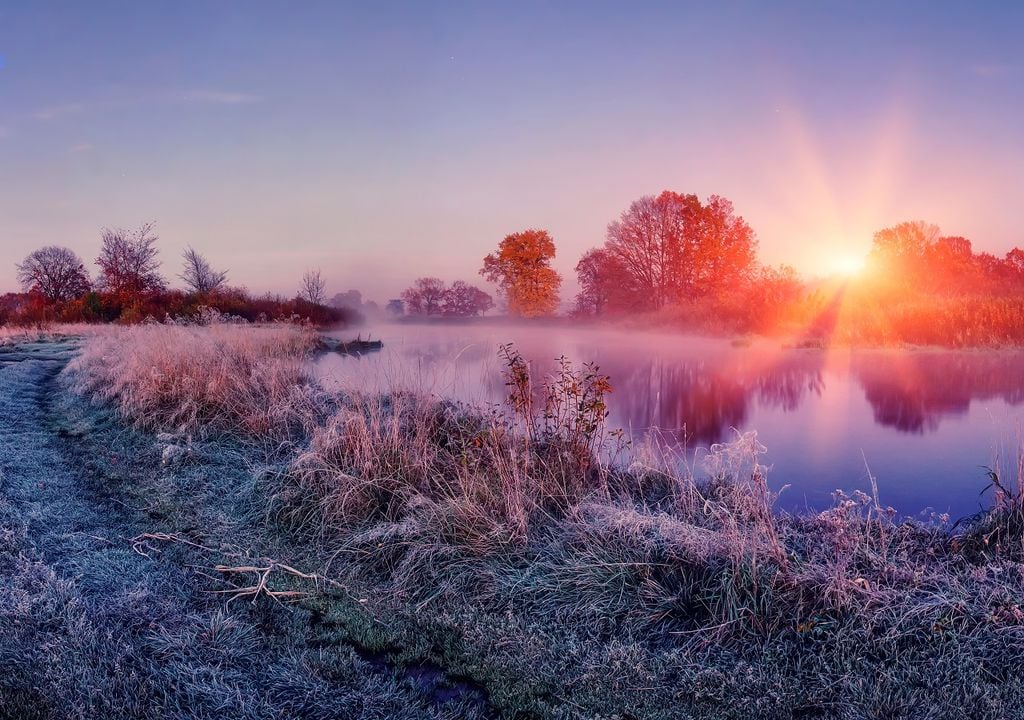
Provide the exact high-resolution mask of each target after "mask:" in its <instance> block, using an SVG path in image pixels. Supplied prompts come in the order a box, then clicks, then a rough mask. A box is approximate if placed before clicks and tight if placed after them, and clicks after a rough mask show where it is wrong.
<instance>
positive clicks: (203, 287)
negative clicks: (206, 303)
mask: <svg viewBox="0 0 1024 720" xmlns="http://www.w3.org/2000/svg"><path fill="white" fill-rule="evenodd" d="M183 257H184V259H185V269H184V271H183V272H182V273H181V275H179V276H178V277H180V278H181V279H182V280H184V281H185V284H186V285H188V287H189V289H190V290H192V292H194V293H198V294H200V295H206V294H209V293H212V292H216V291H217V290H219V289H220V288H221V287H223V286H224V283H225V282H227V279H228V274H227V271H218V270H214V269H213V267H212V266H211V265H210V263H209V262H208V261H207V259H206V258H204V257H203V256H202V255H200V254H199V253H198V252H197V251H196V250H195V249H193V248H191V247H190V248H188V249H187V250H186V251H185V253H184V255H183Z"/></svg>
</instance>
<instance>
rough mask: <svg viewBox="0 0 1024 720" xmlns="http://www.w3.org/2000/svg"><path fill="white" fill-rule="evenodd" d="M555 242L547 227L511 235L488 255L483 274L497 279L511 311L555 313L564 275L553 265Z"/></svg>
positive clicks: (514, 312) (481, 272) (518, 313)
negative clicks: (495, 250)
mask: <svg viewBox="0 0 1024 720" xmlns="http://www.w3.org/2000/svg"><path fill="white" fill-rule="evenodd" d="M554 257H555V242H554V240H552V239H551V236H550V235H549V234H548V232H547V231H546V230H524V231H523V232H517V233H513V234H511V235H508V236H507V237H506V238H505V239H504V240H502V241H501V244H500V245H499V246H498V251H497V252H496V253H491V254H490V255H488V256H487V257H485V258H484V264H483V267H482V268H481V270H480V274H481V275H483V276H484V277H485V278H487V279H488V280H490V281H491V282H494V283H497V284H498V286H499V287H500V288H501V292H502V294H503V295H504V296H505V299H506V301H507V303H508V312H509V314H511V315H518V316H521V317H538V316H542V315H551V314H553V313H554V312H555V310H556V309H557V308H558V289H559V287H560V286H561V284H562V277H561V276H560V275H559V274H558V273H557V272H555V270H554V269H553V268H552V267H551V260H552V259H553V258H554Z"/></svg>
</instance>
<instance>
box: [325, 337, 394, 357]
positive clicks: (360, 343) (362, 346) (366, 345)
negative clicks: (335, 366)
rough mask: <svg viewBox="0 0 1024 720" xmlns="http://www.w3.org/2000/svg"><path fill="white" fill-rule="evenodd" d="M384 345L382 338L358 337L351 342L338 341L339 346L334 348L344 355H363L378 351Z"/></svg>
mask: <svg viewBox="0 0 1024 720" xmlns="http://www.w3.org/2000/svg"><path fill="white" fill-rule="evenodd" d="M383 347H384V342H383V341H382V340H362V339H360V338H356V339H355V340H350V341H349V342H341V343H338V346H337V347H336V348H334V351H335V352H339V353H341V354H342V355H362V354H364V353H369V352H377V351H378V350H380V349H381V348H383Z"/></svg>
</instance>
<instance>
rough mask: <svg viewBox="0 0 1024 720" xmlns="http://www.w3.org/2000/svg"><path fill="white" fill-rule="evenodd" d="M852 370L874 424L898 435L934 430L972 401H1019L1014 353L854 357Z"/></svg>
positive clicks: (1023, 394) (1022, 368)
mask: <svg viewBox="0 0 1024 720" xmlns="http://www.w3.org/2000/svg"><path fill="white" fill-rule="evenodd" d="M852 370H853V373H854V375H855V377H856V378H857V380H858V382H859V383H860V385H861V387H863V389H864V396H865V397H866V398H867V400H868V402H869V403H870V404H871V407H872V409H873V410H874V417H875V422H876V423H878V424H879V425H884V426H886V427H892V428H895V429H896V430H899V431H900V432H906V433H927V432H934V431H935V430H937V429H938V427H939V423H940V421H941V420H942V419H943V418H947V417H951V416H953V417H955V416H963V415H966V413H967V412H968V410H969V409H970V406H971V401H972V400H990V399H993V398H999V399H1001V400H1003V401H1004V402H1005V403H1007V404H1008V405H1011V406H1016V405H1019V404H1020V403H1021V401H1024V360H1022V357H1021V356H1020V355H1019V354H1017V353H1003V352H997V353H991V352H925V351H918V352H904V353H889V354H881V353H876V354H867V355H861V356H857V357H856V358H855V361H854V363H853V367H852Z"/></svg>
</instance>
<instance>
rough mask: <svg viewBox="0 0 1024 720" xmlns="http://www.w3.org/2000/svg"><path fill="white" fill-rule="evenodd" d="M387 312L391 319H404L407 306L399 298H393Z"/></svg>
mask: <svg viewBox="0 0 1024 720" xmlns="http://www.w3.org/2000/svg"><path fill="white" fill-rule="evenodd" d="M385 312H387V314H388V315H390V316H391V317H402V316H403V315H405V304H404V303H403V302H402V301H401V300H399V299H398V298H392V299H391V300H388V305H387V308H386V310H385Z"/></svg>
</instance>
